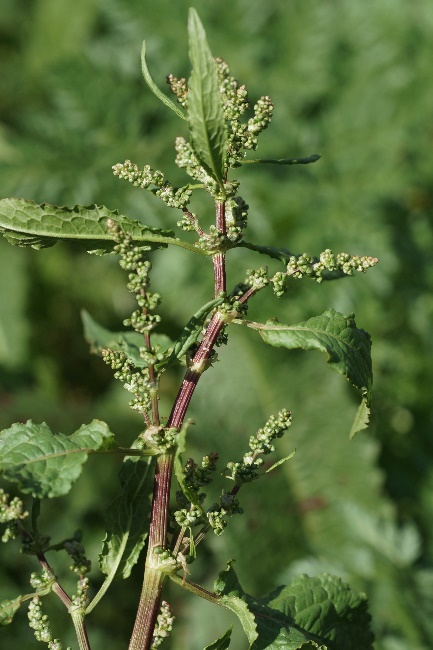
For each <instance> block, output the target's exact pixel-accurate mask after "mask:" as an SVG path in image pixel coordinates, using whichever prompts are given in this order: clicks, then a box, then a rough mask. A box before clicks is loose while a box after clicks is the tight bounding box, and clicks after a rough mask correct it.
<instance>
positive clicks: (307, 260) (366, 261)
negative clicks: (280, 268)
mask: <svg viewBox="0 0 433 650" xmlns="http://www.w3.org/2000/svg"><path fill="white" fill-rule="evenodd" d="M377 262H378V260H377V258H375V257H360V256H359V255H349V253H338V254H337V255H334V253H333V252H332V251H331V250H330V249H329V248H327V249H326V250H325V251H324V252H323V253H320V257H319V260H317V259H314V258H313V257H312V256H311V255H308V253H303V254H302V255H299V256H297V257H296V256H294V255H292V257H291V258H290V259H289V262H288V264H287V275H288V276H290V277H292V278H296V279H300V278H302V277H304V275H306V276H308V277H309V278H312V279H313V280H316V282H322V280H323V273H324V271H341V272H342V273H344V274H345V275H353V274H354V273H355V271H358V272H361V273H365V272H366V270H367V269H368V268H370V267H371V266H374V265H375V264H377Z"/></svg>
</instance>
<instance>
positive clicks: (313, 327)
mask: <svg viewBox="0 0 433 650" xmlns="http://www.w3.org/2000/svg"><path fill="white" fill-rule="evenodd" d="M250 326H252V327H255V328H256V329H258V330H259V333H260V335H261V337H262V339H263V340H264V341H265V343H269V344H270V345H273V346H275V347H285V348H287V349H289V350H294V349H297V348H302V349H303V350H320V351H322V352H326V353H327V355H328V359H327V361H328V363H329V365H330V366H331V368H333V369H334V370H336V371H337V372H338V373H340V374H342V375H344V376H345V377H346V378H347V379H348V380H349V381H350V382H351V383H352V384H353V386H355V387H356V388H358V389H359V390H360V391H361V394H362V397H363V402H364V405H363V406H362V408H361V410H360V411H358V414H357V418H356V420H355V424H354V426H353V427H352V430H351V435H354V433H356V431H359V430H360V428H365V426H366V423H367V422H368V415H369V412H370V405H371V391H372V384H373V371H372V364H371V354H370V350H371V339H370V335H369V334H368V333H367V332H365V331H364V330H362V329H358V328H357V327H356V323H355V318H354V315H353V314H350V315H349V316H343V314H340V313H339V312H336V311H334V310H333V309H330V310H329V311H325V312H324V313H323V314H322V315H321V316H314V317H313V318H310V319H309V320H307V321H305V322H302V323H296V324H295V325H284V324H283V323H279V322H277V321H268V322H267V323H266V324H265V325H261V324H258V323H253V324H250ZM359 413H360V414H361V416H359Z"/></svg>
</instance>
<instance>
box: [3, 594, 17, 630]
mask: <svg viewBox="0 0 433 650" xmlns="http://www.w3.org/2000/svg"><path fill="white" fill-rule="evenodd" d="M21 600H22V599H21V596H18V597H17V598H14V599H13V600H3V601H2V602H1V603H0V626H3V625H9V623H12V619H13V617H14V616H15V614H16V613H17V611H18V610H19V608H20V607H21Z"/></svg>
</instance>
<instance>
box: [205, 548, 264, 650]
mask: <svg viewBox="0 0 433 650" xmlns="http://www.w3.org/2000/svg"><path fill="white" fill-rule="evenodd" d="M233 564H234V560H230V561H229V562H228V563H227V567H226V569H224V571H221V572H220V573H219V574H218V578H217V579H216V580H215V584H214V591H215V593H216V594H218V595H219V596H220V603H221V605H222V606H223V607H226V608H227V609H230V610H231V611H232V612H234V613H235V614H236V616H237V617H238V619H239V621H240V623H241V625H242V627H243V629H244V632H245V634H246V636H247V639H248V641H249V642H250V644H251V643H253V642H254V641H255V640H256V639H257V636H258V634H257V629H256V623H255V620H254V615H253V614H252V613H251V612H250V611H249V609H248V605H247V603H246V594H245V593H244V591H243V589H242V587H241V585H240V583H239V580H238V577H237V575H236V572H235V570H234V569H233Z"/></svg>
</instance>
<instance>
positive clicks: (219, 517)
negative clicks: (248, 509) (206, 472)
mask: <svg viewBox="0 0 433 650" xmlns="http://www.w3.org/2000/svg"><path fill="white" fill-rule="evenodd" d="M243 512H244V511H243V509H242V508H241V507H240V506H239V499H237V498H236V497H235V496H234V495H233V494H231V493H230V492H223V493H222V495H221V496H220V499H219V503H214V505H213V506H212V507H211V508H209V510H208V511H207V513H206V515H207V518H208V521H209V524H210V526H211V528H212V530H213V532H214V533H215V535H218V536H219V535H222V534H223V532H224V530H225V528H226V527H227V519H225V517H232V516H233V515H242V514H243Z"/></svg>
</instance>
